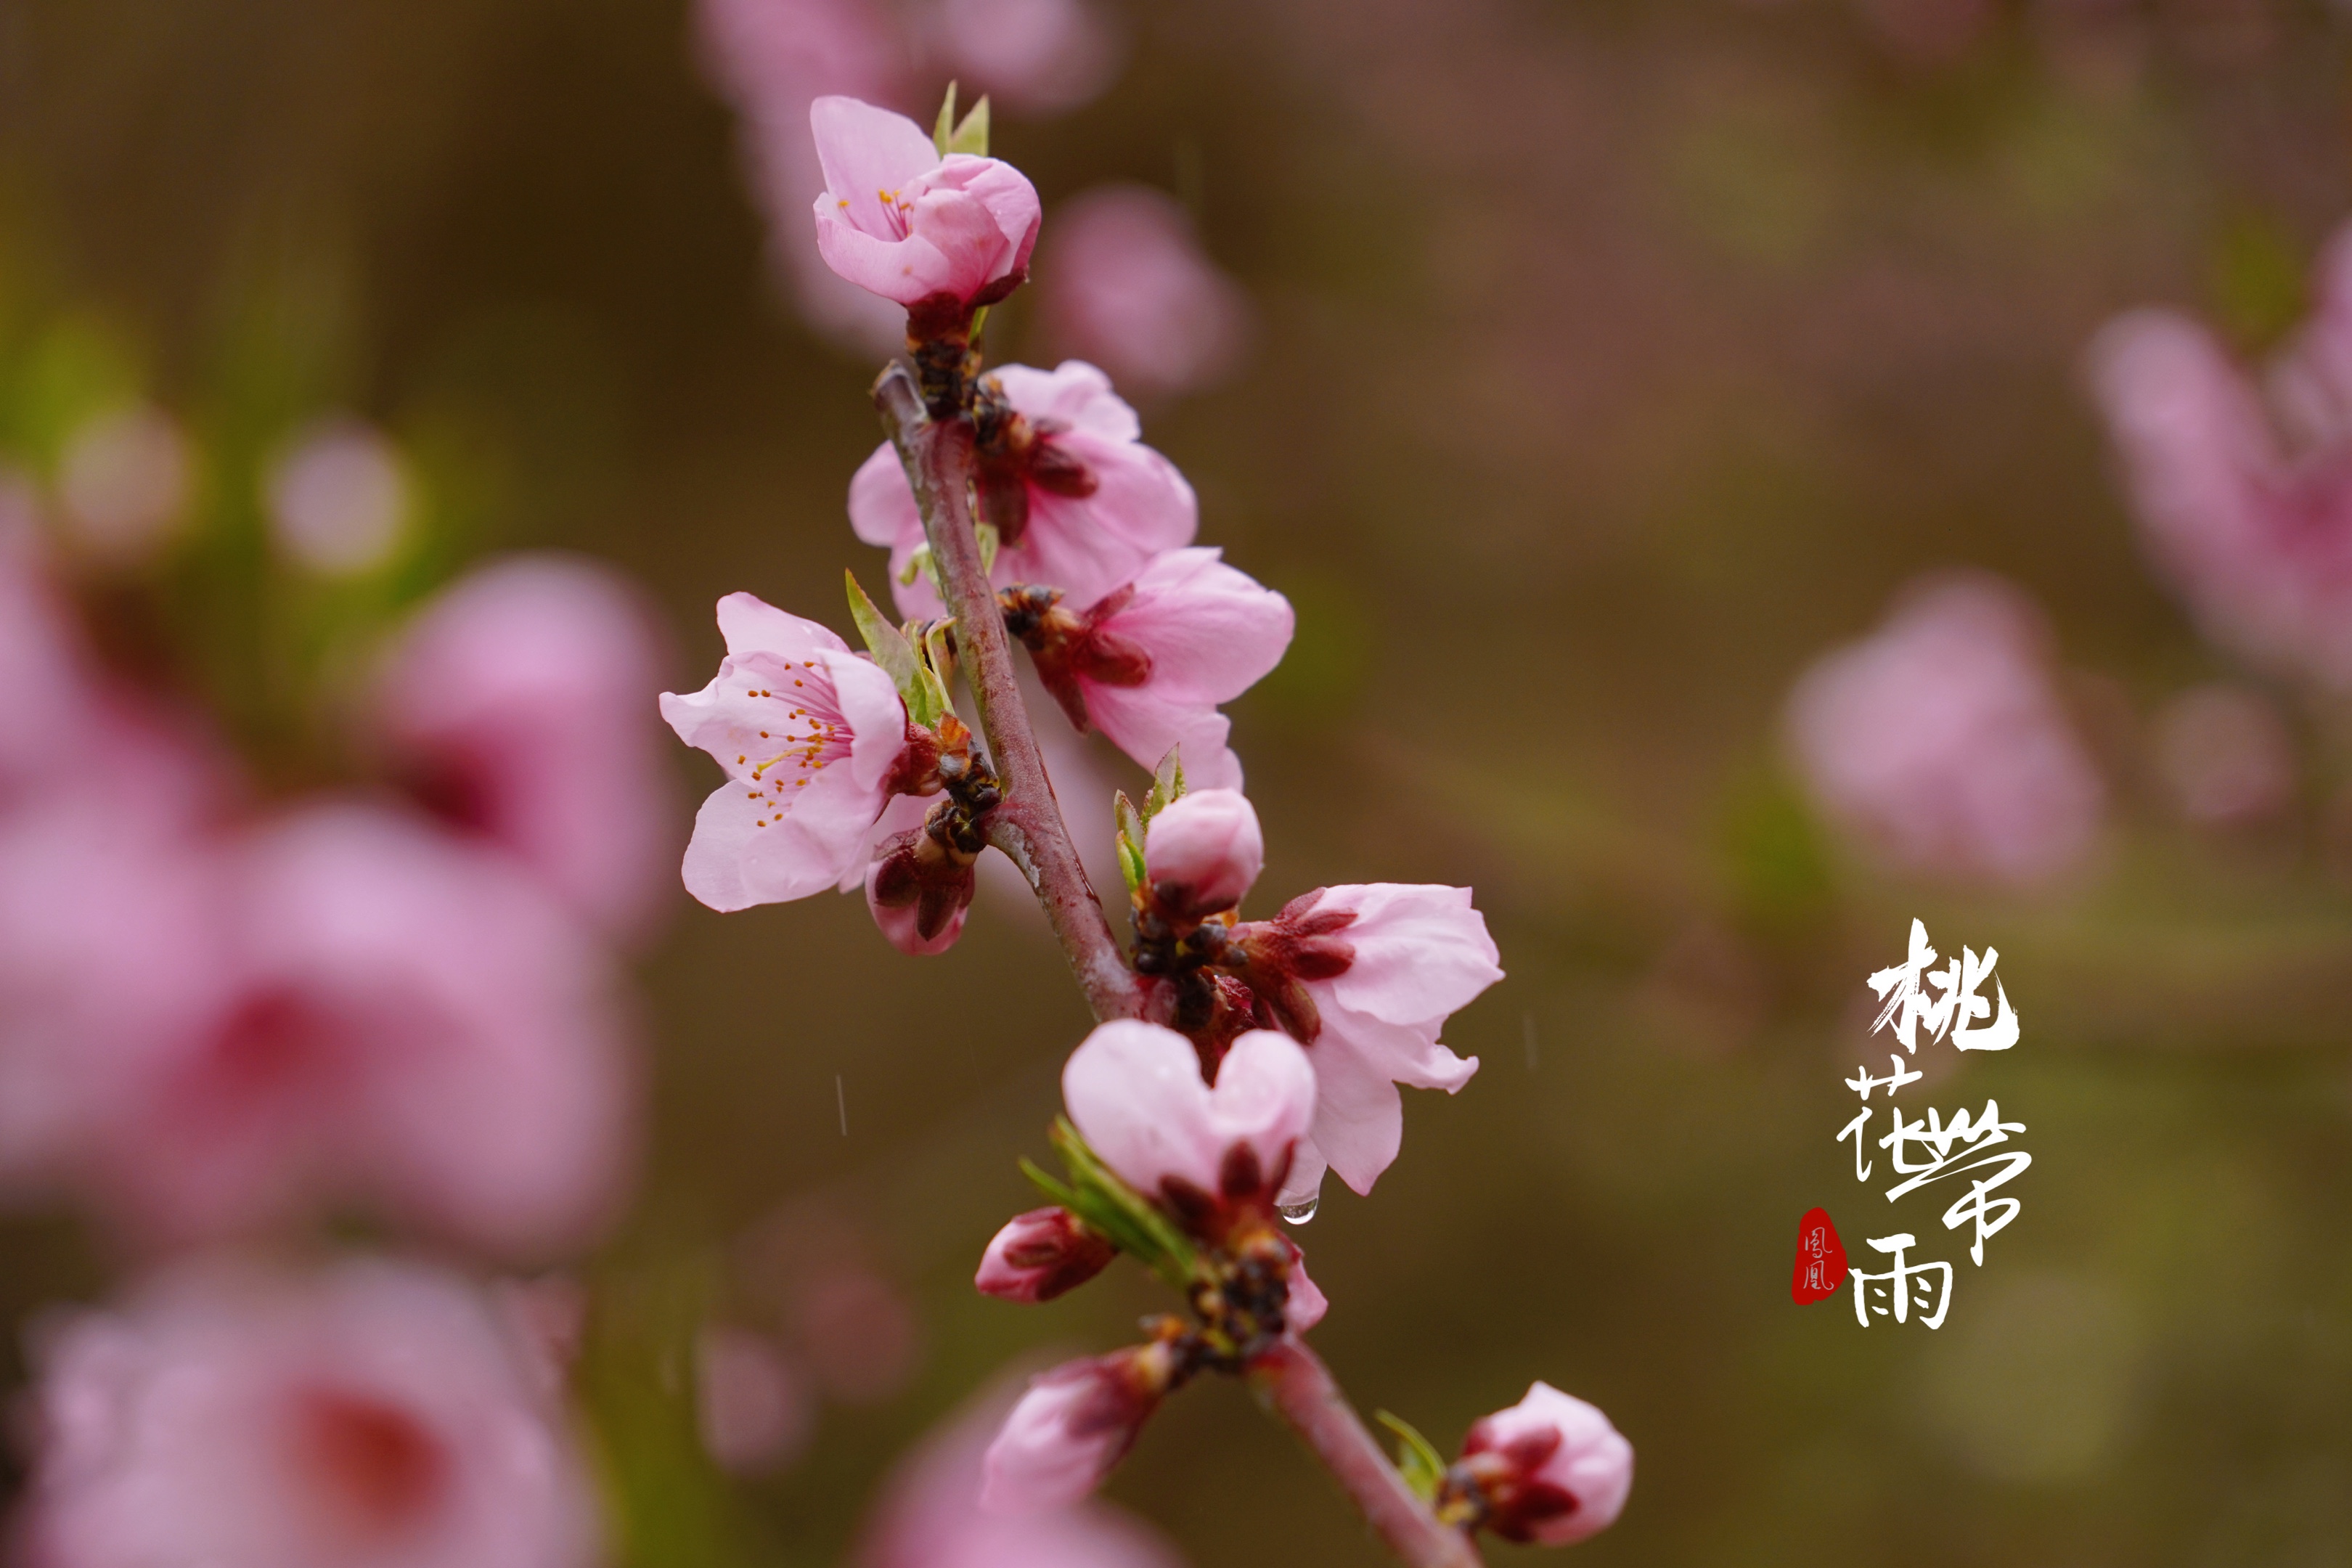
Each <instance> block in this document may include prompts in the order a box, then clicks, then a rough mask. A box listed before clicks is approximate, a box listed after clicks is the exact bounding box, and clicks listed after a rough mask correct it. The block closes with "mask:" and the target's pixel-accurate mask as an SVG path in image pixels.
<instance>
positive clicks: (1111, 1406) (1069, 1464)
mask: <svg viewBox="0 0 2352 1568" xmlns="http://www.w3.org/2000/svg"><path fill="white" fill-rule="evenodd" d="M1179 1043H1180V1044H1181V1041H1180V1042H1179ZM1122 1174H1123V1173H1122ZM1180 1355H1181V1352H1179V1351H1178V1350H1177V1349H1176V1347H1175V1346H1173V1345H1171V1344H1170V1343H1168V1342H1164V1341H1160V1342H1153V1343H1150V1344H1145V1345H1134V1346H1131V1347H1129V1349H1126V1350H1122V1351H1114V1352H1111V1353H1110V1354H1108V1355H1100V1356H1087V1357H1085V1358H1083V1359H1081V1360H1078V1361H1074V1362H1066V1363H1063V1364H1062V1365H1060V1366H1057V1367H1055V1369H1054V1370H1053V1371H1051V1372H1048V1373H1042V1374H1040V1375H1039V1376H1038V1377H1036V1378H1034V1379H1033V1380H1032V1381H1031V1383H1030V1384H1029V1391H1028V1392H1027V1393H1026V1394H1023V1395H1022V1396H1021V1402H1020V1403H1019V1404H1018V1405H1014V1406H1013V1414H1012V1415H1008V1416H1006V1417H1005V1420H1004V1426H1003V1429H1002V1430H1001V1431H999V1432H998V1433H997V1435H996V1441H995V1442H993V1443H992V1444H990V1445H989V1449H988V1458H987V1461H986V1465H985V1478H986V1479H985V1480H984V1481H983V1483H982V1487H981V1493H980V1502H981V1507H982V1508H983V1509H985V1510H988V1511H989V1512H991V1513H994V1514H1008V1515H1018V1514H1026V1513H1036V1512H1039V1511H1041V1510H1048V1509H1061V1508H1068V1507H1070V1506H1071V1505H1072V1504H1074V1503H1076V1502H1078V1501H1079V1500H1082V1499H1084V1498H1085V1497H1086V1495H1087V1493H1088V1492H1091V1491H1093V1490H1094V1489H1095V1488H1096V1487H1097V1486H1099V1485H1101V1484H1102V1479H1103V1478H1104V1477H1105V1476H1108V1474H1110V1472H1111V1471H1112V1469H1114V1468H1116V1467H1117V1466H1118V1462H1119V1460H1121V1459H1122V1458H1126V1457H1127V1451H1128V1449H1129V1448H1131V1447H1134V1446H1135V1437H1136V1434H1137V1433H1139V1432H1140V1431H1141V1430H1142V1429H1143V1423H1144V1422H1145V1421H1146V1420H1148V1419H1149V1418H1150V1415H1151V1413H1152V1412H1153V1411H1155V1410H1157V1409H1159V1408H1160V1399H1161V1398H1162V1397H1163V1396H1165V1395H1166V1394H1167V1393H1168V1391H1169V1389H1170V1388H1171V1387H1173V1386H1174V1385H1175V1384H1178V1383H1180V1382H1181V1381H1182V1379H1183V1377H1184V1370H1183V1368H1182V1366H1181V1362H1180Z"/></svg>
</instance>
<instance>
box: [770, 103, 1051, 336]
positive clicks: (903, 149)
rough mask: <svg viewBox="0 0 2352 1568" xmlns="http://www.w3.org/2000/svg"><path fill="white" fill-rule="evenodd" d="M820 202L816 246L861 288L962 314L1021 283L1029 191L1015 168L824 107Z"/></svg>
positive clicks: (1033, 200)
mask: <svg viewBox="0 0 2352 1568" xmlns="http://www.w3.org/2000/svg"><path fill="white" fill-rule="evenodd" d="M809 127H810V129H811V131H813V132H814V134H815V136H816V155H817V160H818V162H819V163H822V164H823V165H824V195H820V196H819V197H817V199H816V244H817V249H818V251H819V252H820V253H821V254H822V255H823V256H824V260H825V265H826V266H828V267H830V268H833V269H834V270H835V272H837V273H839V274H841V276H842V277H844V278H846V279H849V280H850V281H851V282H852V283H855V284H856V285H857V286H858V287H859V288H861V289H868V290H870V291H871V292H873V293H876V294H879V295H881V296H882V297H883V298H884V299H886V300H897V301H898V303H899V304H901V305H906V306H909V307H912V306H916V305H923V304H926V303H927V302H940V301H944V302H947V303H950V304H952V305H953V306H954V307H955V308H956V309H958V310H961V311H970V310H971V309H972V308H973V307H975V306H979V305H986V304H989V303H991V302H992V301H994V300H1002V299H1003V298H1004V296H1005V295H1007V294H1010V293H1011V292H1012V291H1013V289H1015V288H1017V287H1019V286H1020V284H1021V283H1022V282H1023V281H1024V280H1025V279H1027V278H1028V276H1029V252H1030V249H1031V248H1032V247H1034V246H1035V244H1036V243H1037V226H1038V219H1039V208H1038V205H1037V191H1036V187H1035V186H1034V185H1032V184H1030V183H1029V181H1028V180H1027V178H1026V177H1024V175H1023V174H1022V173H1021V172H1020V171H1019V170H1018V169H1015V168H1014V167H1013V165H1012V164H1010V163H1003V162H1001V161H1000V160H998V159H995V158H975V157H971V156H970V155H968V154H965V153H950V155H949V156H947V157H946V158H944V159H942V158H941V157H940V154H939V150H938V149H937V148H935V147H934V146H932V144H931V139H930V137H929V135H927V134H926V133H925V132H924V131H923V128H922V127H921V126H919V125H917V124H916V123H915V122H914V121H911V120H909V119H908V118H907V117H906V116H905V115H903V114H893V113H891V112H890V111H889V110H887V109H877V108H875V107H874V106H873V105H872V104H869V103H860V102H859V101H858V100H856V99H854V98H840V97H830V96H829V97H825V98H820V99H818V100H816V101H815V102H814V104H812V105H810V106H809Z"/></svg>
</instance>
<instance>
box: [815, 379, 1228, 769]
mask: <svg viewBox="0 0 2352 1568" xmlns="http://www.w3.org/2000/svg"><path fill="white" fill-rule="evenodd" d="M983 385H992V387H993V389H994V392H995V393H996V394H1001V395H1002V402H1003V406H1004V409H1005V410H1007V411H1008V412H1007V413H1006V414H1005V415H1004V416H1003V418H1002V419H1001V420H1000V421H999V422H998V423H999V425H1000V426H1001V433H1000V435H999V437H998V438H997V439H996V440H995V441H993V442H992V450H991V451H990V452H986V453H983V454H982V462H981V466H980V472H979V475H978V485H979V489H980V492H981V511H982V516H983V518H984V519H986V520H987V521H989V522H991V523H992V525H993V526H994V527H995V528H996V530H997V533H998V537H999V541H1000V543H1001V548H1000V549H999V550H998V551H997V552H996V564H995V568H994V572H993V575H992V581H993V582H994V583H995V584H996V585H997V586H998V587H1000V588H1001V587H1004V586H1006V585H1008V584H1013V583H1036V584H1046V585H1049V586H1052V587H1055V588H1059V589H1060V590H1061V591H1062V593H1063V595H1065V596H1066V598H1067V599H1068V601H1069V602H1070V603H1071V604H1072V605H1091V604H1093V603H1095V602H1096V601H1097V600H1098V599H1100V598H1101V597H1103V595H1107V594H1108V593H1110V592H1112V591H1113V590H1114V589H1116V588H1118V586H1119V585H1120V584H1124V583H1126V582H1128V581H1129V579H1130V578H1132V577H1134V576H1135V574H1137V573H1139V572H1140V571H1142V570H1143V568H1144V566H1145V564H1146V563H1149V562H1150V560H1151V559H1152V558H1153V557H1154V556H1155V555H1157V554H1159V553H1160V552H1161V551H1165V550H1173V549H1176V548H1177V547H1178V546H1180V545H1185V544H1190V543H1191V542H1192V535H1193V533H1194V532H1195V531H1197V530H1198V529H1199V527H1200V507H1199V504H1198V503H1197V502H1196V501H1195V500H1193V497H1192V486H1191V485H1189V484H1186V483H1185V482H1184V476H1183V475H1181V474H1180V473H1178V472H1177V471H1176V465H1175V464H1173V463H1171V462H1170V461H1169V460H1168V459H1167V458H1163V457H1161V456H1160V454H1159V453H1157V452H1155V451H1153V450H1152V449H1151V448H1150V447H1146V446H1144V445H1142V443H1141V442H1140V440H1139V438H1138V437H1139V436H1140V435H1141V433H1142V428H1143V427H1142V426H1141V424H1140V423H1139V421H1138V420H1137V419H1136V416H1135V410H1134V409H1132V408H1130V407H1129V406H1128V405H1126V404H1125V403H1123V402H1121V401H1120V400H1119V397H1118V394H1116V393H1114V392H1113V391H1111V389H1110V379H1109V378H1108V376H1106V375H1104V374H1103V373H1102V372H1100V371H1098V370H1097V369H1096V368H1095V367H1094V366H1092V365H1090V364H1081V363H1078V362H1077V361H1076V360H1069V361H1066V362H1064V363H1062V364H1061V365H1060V366H1058V367H1057V368H1055V369H1054V370H1050V371H1046V370H1032V369H1031V368H1029V367H1028V366H1026V365H1017V364H1013V365H1005V366H1003V367H1002V368H1001V369H998V370H995V371H992V372H991V373H990V374H989V375H988V376H987V377H986V378H984V380H983ZM849 521H850V523H851V525H852V526H853V527H855V528H856V531H857V537H858V538H860V539H862V540H864V541H865V542H866V543H868V544H877V545H880V546H882V547H883V548H885V549H887V550H888V551H889V552H890V575H891V580H892V582H893V584H894V585H895V592H896V595H897V598H898V609H899V612H900V613H901V614H902V615H904V616H907V617H908V619H910V620H912V619H920V618H925V617H930V616H940V615H941V614H943V613H944V611H943V610H942V609H941V607H940V600H939V595H937V594H936V593H934V592H933V591H932V588H931V584H930V582H929V579H928V578H926V577H923V576H920V575H918V576H917V577H916V578H915V580H914V582H913V583H911V584H906V583H899V582H898V579H899V578H901V577H903V576H905V575H906V574H907V571H908V567H909V565H910V564H911V563H912V562H913V560H914V556H915V552H916V551H918V550H919V549H921V548H923V519H922V514H921V513H920V512H919V511H918V510H916V508H915V492H914V490H913V489H911V488H909V487H908V483H907V472H906V470H905V469H904V468H901V467H900V466H899V463H898V454H897V453H896V452H895V451H894V450H892V448H891V447H889V446H888V445H887V443H886V444H885V445H883V446H881V447H877V448H876V450H875V453H874V455H873V456H872V457H871V458H867V459H866V465H865V467H863V468H859V469H858V470H857V474H856V478H854V479H851V480H850V482H849ZM1152 761H1153V762H1155V763H1156V762H1158V761H1159V758H1157V757H1156V756H1155V757H1154V758H1153V759H1152ZM1146 765H1149V764H1146Z"/></svg>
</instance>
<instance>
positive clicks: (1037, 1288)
mask: <svg viewBox="0 0 2352 1568" xmlns="http://www.w3.org/2000/svg"><path fill="white" fill-rule="evenodd" d="M1117 1256H1118V1248H1117V1247H1113V1246H1112V1245H1111V1244H1110V1239H1109V1238H1108V1237H1106V1236H1104V1235H1103V1234H1102V1233H1101V1232H1099V1231H1096V1230H1090V1229H1088V1228H1087V1226H1085V1225H1083V1224H1081V1223H1080V1222H1079V1220H1078V1217H1077V1216H1076V1215H1074V1214H1072V1213H1071V1212H1070V1211H1069V1210H1067V1209H1066V1208H1042V1209H1031V1210H1030V1211H1029V1212H1028V1213H1027V1214H1024V1215H1020V1216H1019V1217H1018V1218H1015V1219H1014V1220H1013V1221H1012V1222H1011V1223H1009V1224H1007V1225H1006V1226H1005V1227H1004V1228H1003V1230H1000V1231H998V1232H997V1233H996V1237H995V1239H993V1240H992V1241H991V1242H990V1243H989V1244H988V1251H987V1252H986V1254H984V1255H983V1256H982V1258H981V1260H980V1272H979V1273H978V1274H976V1275H974V1276H973V1277H972V1281H971V1282H972V1284H973V1286H974V1287H975V1288H976V1289H978V1290H979V1291H980V1293H981V1294H982V1295H983V1296H994V1297H997V1298H999V1299H1000V1300H1006V1301H1021V1302H1037V1301H1050V1300H1053V1299H1054V1298H1055V1297H1056V1296H1059V1295H1061V1294H1063V1293H1064V1292H1066V1291H1069V1290H1075V1289H1077V1288H1078V1287H1079V1286H1081V1285H1083V1284H1085V1283H1086V1282H1087V1280H1089V1279H1093V1278H1094V1277H1095V1276H1096V1275H1097V1274H1099V1273H1101V1272H1102V1271H1103V1270H1104V1269H1105V1268H1108V1267H1109V1266H1110V1260H1111V1259H1112V1258H1115V1257H1117Z"/></svg>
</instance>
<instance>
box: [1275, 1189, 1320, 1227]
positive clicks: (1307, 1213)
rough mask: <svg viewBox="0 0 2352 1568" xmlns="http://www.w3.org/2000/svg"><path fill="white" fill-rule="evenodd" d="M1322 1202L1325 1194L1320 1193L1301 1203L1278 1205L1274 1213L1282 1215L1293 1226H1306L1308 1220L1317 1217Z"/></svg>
mask: <svg viewBox="0 0 2352 1568" xmlns="http://www.w3.org/2000/svg"><path fill="white" fill-rule="evenodd" d="M1322 1202H1323V1194H1320V1193H1318V1194H1315V1195H1314V1196H1313V1197H1311V1198H1307V1199H1305V1200H1303V1201H1301V1202H1299V1203H1295V1204H1278V1205H1276V1207H1275V1211H1274V1212H1275V1213H1276V1214H1278V1215H1281V1216H1282V1217H1283V1218H1285V1219H1286V1220H1288V1221H1289V1222H1290V1223H1291V1224H1293V1225H1305V1224H1306V1223H1307V1221H1308V1220H1310V1219H1313V1218H1314V1217H1315V1211H1316V1209H1317V1208H1318V1206H1319V1205H1321V1204H1322Z"/></svg>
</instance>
